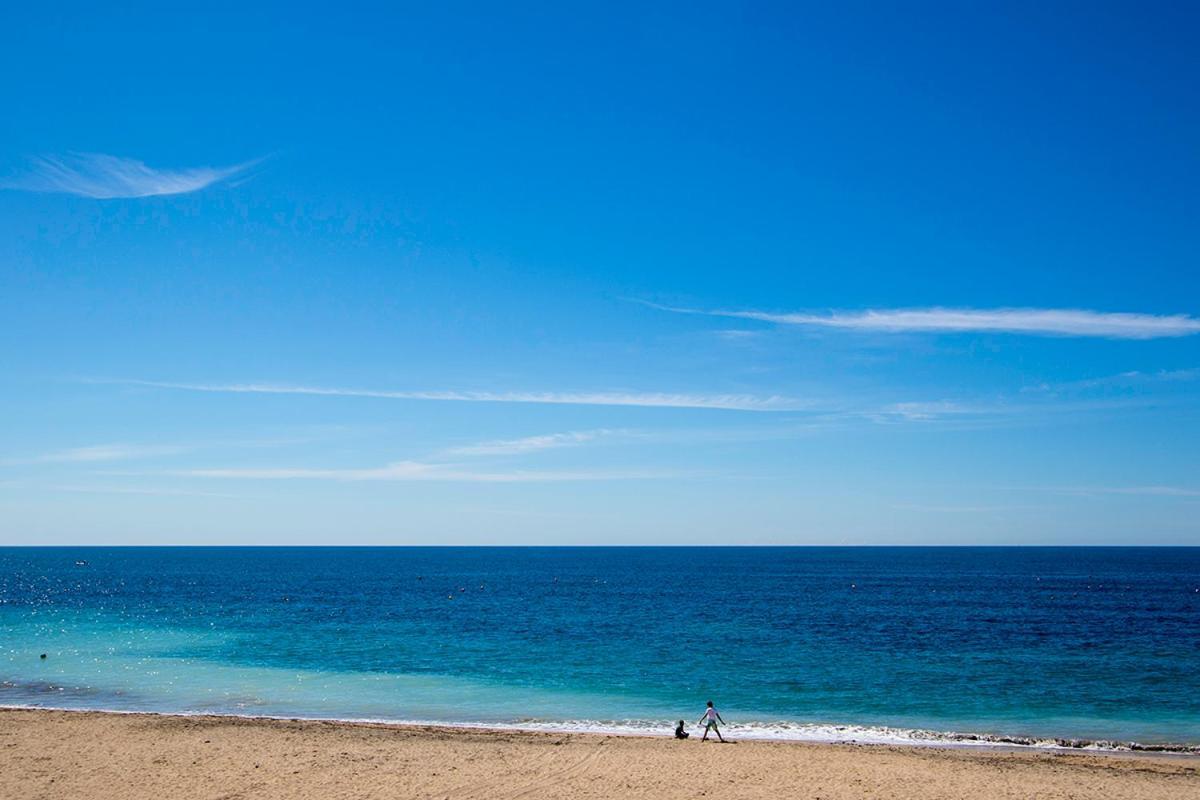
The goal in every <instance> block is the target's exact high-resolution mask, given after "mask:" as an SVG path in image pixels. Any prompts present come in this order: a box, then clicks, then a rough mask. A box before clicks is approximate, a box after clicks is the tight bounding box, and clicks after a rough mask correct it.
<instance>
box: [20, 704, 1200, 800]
mask: <svg viewBox="0 0 1200 800" xmlns="http://www.w3.org/2000/svg"><path fill="white" fill-rule="evenodd" d="M0 797H2V798H6V800H7V799H8V798H12V799H13V800H18V799H19V800H38V799H39V798H89V799H90V800H108V798H112V799H113V800H118V799H120V800H140V798H146V799H147V800H150V798H153V799H154V800H161V799H162V798H176V797H178V798H189V799H192V798H195V799H200V798H212V800H218V799H219V800H235V799H237V798H246V800H250V799H251V798H255V799H257V798H299V799H303V798H312V799H313V800H317V798H321V799H324V798H374V797H380V798H385V797H386V798H453V799H454V800H458V798H488V799H489V800H501V799H502V798H529V799H530V800H537V799H538V798H566V797H570V798H601V797H603V798H626V797H629V798H642V797H645V798H656V800H663V799H664V798H668V799H669V798H685V797H686V798H696V797H721V798H729V799H731V800H736V799H737V798H747V799H750V798H772V800H791V798H812V799H813V800H816V798H821V800H843V798H922V800H935V799H936V798H946V799H947V800H950V799H951V798H953V800H962V799H963V798H969V799H970V800H983V799H984V798H1021V799H1022V800H1026V798H1032V797H1037V798H1039V799H1040V800H1050V799H1051V798H1105V800H1120V798H1130V799H1131V800H1133V799H1135V798H1136V799H1138V800H1170V799H1171V798H1188V800H1195V798H1198V797H1200V758H1197V757H1162V756H1142V755H1137V756H1134V755H1124V754H1084V753H1030V752H1006V751H993V750H983V751H980V750H967V749H942V748H919V747H891V746H881V745H833V744H829V745H824V744H800V743H792V742H761V741H754V742H739V743H736V744H727V745H721V744H717V743H707V742H706V743H701V742H700V741H699V740H698V738H696V737H693V738H692V739H689V740H687V741H684V742H677V741H675V740H673V739H667V738H653V737H633V736H604V735H599V734H553V733H523V732H513V731H486V730H471V729H458V728H434V727H421V726H390V725H371V724H359V723H343V722H316V721H287V720H264V719H241V718H231V717H182V716H157V715H143V714H105V713H99V712H68V711H49V710H0Z"/></svg>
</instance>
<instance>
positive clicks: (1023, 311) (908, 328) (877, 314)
mask: <svg viewBox="0 0 1200 800" xmlns="http://www.w3.org/2000/svg"><path fill="white" fill-rule="evenodd" d="M643 305H648V306H650V307H652V308H656V309H659V310H662V311H670V312H673V313H676V314H699V315H703V316H710V317H732V318H735V319H752V320H758V321H760V322H772V323H775V324H778V325H801V326H808V327H825V328H841V329H845V330H857V331H872V332H880V333H908V332H924V333H965V332H979V333H1017V334H1028V335H1033V336H1085V337H1098V338H1104V339H1159V338H1170V337H1179V336H1191V335H1193V334H1196V333H1200V318H1196V317H1192V316H1189V315H1187V314H1134V313H1110V312H1103V311H1089V310H1086V309H1070V308H1062V309H1059V308H997V309H973V308H938V307H935V308H910V309H882V310H867V311H834V312H831V313H829V314H805V313H772V312H766V311H754V310H745V311H743V310H712V311H708V310H702V309H694V308H677V307H673V306H664V305H659V304H657V303H646V302H643Z"/></svg>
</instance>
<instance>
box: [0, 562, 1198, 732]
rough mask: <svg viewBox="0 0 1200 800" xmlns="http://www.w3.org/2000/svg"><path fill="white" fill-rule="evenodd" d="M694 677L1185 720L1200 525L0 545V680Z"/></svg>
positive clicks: (531, 691)
mask: <svg viewBox="0 0 1200 800" xmlns="http://www.w3.org/2000/svg"><path fill="white" fill-rule="evenodd" d="M77 562H83V563H77ZM42 653H45V654H46V658H45V659H42V658H40V656H41V654H42ZM709 698H712V699H714V700H715V701H717V704H718V707H720V708H721V710H722V714H723V715H724V716H725V717H726V718H727V719H728V720H729V721H730V723H731V724H732V726H733V730H734V731H735V732H736V733H737V734H738V735H740V736H761V737H776V738H807V739H826V740H828V739H839V740H840V739H854V740H859V741H919V742H958V743H963V742H964V741H969V739H966V738H964V736H962V735H961V734H977V735H982V736H983V737H984V739H983V740H984V741H993V740H994V739H993V738H991V737H999V738H1000V739H1001V740H1017V741H1029V742H1031V743H1041V744H1047V743H1048V741H1047V740H1049V739H1052V738H1069V739H1079V740H1087V741H1094V740H1104V741H1106V742H1107V741H1119V742H1140V743H1143V744H1149V745H1157V744H1164V743H1174V744H1183V745H1200V548H1169V549H1153V548H716V549H712V548H461V549H460V548H8V549H0V704H6V705H39V706H52V707H68V708H105V709H114V710H138V711H163V712H184V713H234V714H254V715H266V716H306V717H328V718H343V719H382V720H395V721H433V722H446V723H454V724H489V725H515V726H520V727H532V728H538V727H547V728H556V729H581V730H612V731H645V732H667V731H668V730H669V725H670V723H671V721H672V720H676V719H679V718H681V717H682V718H684V719H688V720H689V721H690V720H694V719H697V718H698V717H699V716H700V711H701V709H702V707H703V703H704V701H705V700H706V699H709ZM952 732H953V733H957V734H960V735H957V736H950V735H947V734H950V733H952Z"/></svg>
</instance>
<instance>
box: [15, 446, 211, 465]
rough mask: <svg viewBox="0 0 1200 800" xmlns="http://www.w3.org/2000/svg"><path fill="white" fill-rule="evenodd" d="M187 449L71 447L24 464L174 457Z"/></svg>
mask: <svg viewBox="0 0 1200 800" xmlns="http://www.w3.org/2000/svg"><path fill="white" fill-rule="evenodd" d="M187 449H188V448H186V447H183V446H179V445H132V444H97V445H90V446H87V447H73V448H70V449H68V450H57V451H55V452H53V453H46V454H44V455H40V456H36V457H34V458H31V459H26V462H25V463H28V462H38V463H68V464H77V463H89V462H95V461H125V460H128V459H135V458H152V457H154V456H162V455H174V454H176V453H182V452H185V451H186V450H187Z"/></svg>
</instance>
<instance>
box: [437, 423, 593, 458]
mask: <svg viewBox="0 0 1200 800" xmlns="http://www.w3.org/2000/svg"><path fill="white" fill-rule="evenodd" d="M613 433H615V432H614V431H610V430H605V429H601V430H595V431H568V432H566V433H547V434H542V435H540V436H526V437H524V438H521V439H499V440H496V441H491V442H481V443H480V444H472V445H465V446H463V447H452V448H450V449H448V450H447V451H446V452H447V453H448V454H450V455H458V456H512V455H523V454H525V453H533V452H537V451H539V450H554V449H557V448H560V447H574V446H576V445H581V444H585V443H587V442H593V441H595V440H596V439H599V438H601V437H604V436H611V435H612V434H613Z"/></svg>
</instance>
